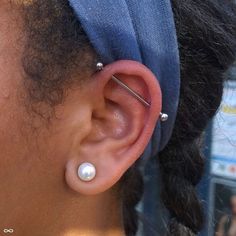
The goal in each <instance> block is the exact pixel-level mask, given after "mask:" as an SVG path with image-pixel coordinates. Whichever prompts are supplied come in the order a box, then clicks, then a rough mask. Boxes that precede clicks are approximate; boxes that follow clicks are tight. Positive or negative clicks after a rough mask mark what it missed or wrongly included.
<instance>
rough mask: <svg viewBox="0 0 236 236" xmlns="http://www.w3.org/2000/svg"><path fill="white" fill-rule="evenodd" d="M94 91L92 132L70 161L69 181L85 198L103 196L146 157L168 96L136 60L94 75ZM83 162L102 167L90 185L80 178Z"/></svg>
mask: <svg viewBox="0 0 236 236" xmlns="http://www.w3.org/2000/svg"><path fill="white" fill-rule="evenodd" d="M113 75H115V76H116V77H117V78H119V79H120V80H121V81H122V82H123V83H125V84H126V85H127V86H128V87H130V88H132V89H133V90H134V91H135V92H137V93H138V94H140V95H141V96H142V97H143V98H145V100H147V101H149V102H150V104H151V105H150V107H146V106H144V105H143V104H142V103H141V102H140V101H139V100H137V99H136V98H135V97H133V96H132V94H130V93H129V92H127V90H125V89H124V88H122V87H121V86H120V85H118V84H117V83H115V82H114V81H113V80H112V76H113ZM92 81H93V82H92V84H91V91H92V90H93V89H94V93H93V97H95V98H96V99H95V100H94V103H93V108H92V119H91V122H92V128H91V132H90V134H89V135H87V136H86V137H84V140H83V141H82V142H81V145H80V151H79V153H78V158H77V157H75V158H74V159H71V160H69V161H68V163H67V167H66V181H67V184H68V185H69V186H70V187H71V188H72V189H73V190H75V191H77V192H79V193H82V194H98V193H101V192H103V191H106V190H108V189H109V188H110V187H112V186H113V185H114V184H115V183H117V182H118V180H119V179H120V178H121V176H122V175H123V174H124V173H125V172H126V170H127V169H128V168H129V167H131V165H132V164H133V163H134V162H135V161H136V160H137V159H138V158H139V157H140V156H141V155H142V153H143V151H144V149H145V147H146V145H147V144H148V142H149V140H150V138H151V136H152V133H153V130H154V128H155V125H156V122H157V120H158V117H159V114H160V112H161V103H162V100H161V98H162V96H161V90H160V86H159V83H158V81H157V79H156V78H155V76H154V75H153V74H152V72H151V71H150V70H149V69H148V68H147V67H145V66H144V65H142V64H140V63H138V62H134V61H117V62H114V63H112V64H109V65H107V66H106V67H104V69H103V70H102V71H101V72H98V73H96V74H94V75H93V80H92ZM81 162H90V163H92V164H93V165H94V166H95V167H96V173H97V174H96V177H95V178H94V179H93V180H92V181H90V182H83V181H81V180H80V179H79V178H78V175H77V168H78V166H79V165H80V163H81Z"/></svg>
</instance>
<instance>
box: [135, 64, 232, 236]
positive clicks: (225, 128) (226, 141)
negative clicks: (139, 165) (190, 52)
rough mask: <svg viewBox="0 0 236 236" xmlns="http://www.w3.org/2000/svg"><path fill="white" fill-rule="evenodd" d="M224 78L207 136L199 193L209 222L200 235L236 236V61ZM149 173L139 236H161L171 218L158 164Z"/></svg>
mask: <svg viewBox="0 0 236 236" xmlns="http://www.w3.org/2000/svg"><path fill="white" fill-rule="evenodd" d="M225 77H226V81H225V85H224V94H223V99H222V103H221V106H220V108H219V110H218V113H217V114H216V116H215V117H214V119H213V120H212V121H211V122H210V124H209V126H208V128H207V129H206V132H205V135H204V145H203V150H202V151H203V152H204V154H205V157H206V168H205V175H204V176H203V178H202V181H201V183H200V184H199V185H198V194H199V197H200V198H201V199H202V202H203V205H204V208H205V213H206V214H205V221H206V222H205V229H204V230H203V231H202V232H201V234H200V236H213V235H214V236H226V235H235V236H236V62H235V63H234V65H233V66H232V67H231V68H230V69H229V70H228V72H227V73H226V74H225ZM146 170H147V171H146V173H145V186H146V187H145V193H144V198H143V202H142V204H141V205H140V206H139V208H138V209H139V210H140V211H141V212H142V214H141V216H140V217H141V221H142V222H143V223H142V224H141V227H140V232H139V235H144V236H150V235H161V236H162V235H164V234H165V228H166V224H167V222H168V217H169V216H168V214H167V212H166V210H165V208H164V206H163V205H162V203H161V200H160V192H159V191H160V188H159V186H160V185H159V184H157V183H158V182H159V176H158V166H157V165H156V163H155V161H153V160H151V161H150V163H149V164H148V166H147V169H146ZM153 206H155V207H153ZM233 216H235V217H233Z"/></svg>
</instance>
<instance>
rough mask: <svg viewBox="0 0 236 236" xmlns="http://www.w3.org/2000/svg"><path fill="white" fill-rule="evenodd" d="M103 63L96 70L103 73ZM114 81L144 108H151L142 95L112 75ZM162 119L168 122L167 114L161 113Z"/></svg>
mask: <svg viewBox="0 0 236 236" xmlns="http://www.w3.org/2000/svg"><path fill="white" fill-rule="evenodd" d="M103 67H104V66H103V63H101V62H98V63H97V65H96V69H97V71H101V70H103ZM111 78H112V80H113V81H114V82H115V83H117V84H118V85H120V86H121V87H122V88H124V89H125V90H126V91H127V92H128V93H129V94H131V95H132V96H133V97H134V98H136V99H137V100H139V101H140V102H141V103H142V104H143V105H144V106H146V107H148V108H149V107H150V106H151V103H150V102H148V101H146V100H145V99H144V98H143V97H142V96H141V95H140V94H138V93H137V92H135V91H134V90H133V89H131V88H130V87H129V86H127V85H126V84H125V83H123V82H122V81H121V80H120V79H118V78H117V77H116V76H114V75H112V77H111ZM160 119H161V121H163V122H164V121H167V120H168V115H167V114H165V113H160Z"/></svg>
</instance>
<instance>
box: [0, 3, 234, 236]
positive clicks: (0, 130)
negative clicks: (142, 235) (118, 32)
mask: <svg viewBox="0 0 236 236" xmlns="http://www.w3.org/2000/svg"><path fill="white" fill-rule="evenodd" d="M172 8H173V12H174V17H175V24H176V29H177V38H178V44H179V50H180V61H181V89H180V101H179V107H178V112H177V118H176V122H175V127H174V130H173V133H172V136H171V139H170V141H169V143H168V144H167V146H166V147H165V149H164V150H162V151H161V152H159V154H158V156H156V157H155V158H156V160H157V161H158V162H159V164H160V171H161V176H162V186H161V187H162V199H163V202H164V204H165V206H166V207H167V209H169V211H170V213H171V216H172V220H171V223H170V227H169V234H170V235H181V236H184V235H195V233H197V232H198V231H199V230H200V229H201V227H202V223H203V214H202V209H201V203H200V201H199V200H198V198H197V195H196V192H195V186H196V185H197V184H198V182H199V181H200V178H201V175H202V172H203V165H204V160H203V158H202V155H201V152H200V150H199V148H200V147H199V146H200V138H201V135H202V133H203V131H204V129H205V127H206V125H207V123H208V121H209V120H210V119H211V118H212V117H213V115H214V114H215V112H216V110H217V108H218V106H219V104H220V100H221V95H222V87H223V74H224V72H225V71H226V70H227V68H228V67H229V66H230V64H231V63H232V62H233V60H234V59H235V48H236V42H235V35H236V16H235V14H234V12H235V6H234V3H233V2H232V1H225V2H224V3H222V2H221V1H220V0H207V1H201V0H197V1H196V0H189V1H183V0H172ZM0 22H1V23H0V107H1V113H0V150H1V154H0V189H1V190H0V213H1V214H0V215H1V216H0V222H4V225H10V224H11V222H13V223H12V224H14V223H15V224H17V222H19V220H22V221H21V224H22V225H27V223H28V224H30V225H33V226H34V227H35V229H38V230H39V228H37V227H39V226H36V222H40V223H41V228H43V227H45V228H48V226H49V225H50V224H51V225H54V223H55V221H56V222H60V223H62V224H60V227H61V228H60V227H59V228H60V229H61V231H68V230H69V228H70V229H71V228H73V229H76V228H77V227H82V228H84V229H85V230H87V231H88V230H89V227H92V226H91V222H90V219H93V218H94V217H96V219H97V222H99V221H100V220H102V219H103V218H102V214H103V212H106V210H108V211H109V210H110V211H111V213H110V217H111V218H110V221H111V222H116V223H114V225H115V226H117V227H122V225H120V224H119V223H120V222H119V220H117V219H120V220H121V221H122V220H123V223H124V227H125V231H126V233H127V235H134V233H135V232H136V230H137V216H136V212H135V206H136V204H137V203H138V202H139V200H140V199H141V196H142V187H143V186H142V176H141V174H140V173H139V165H140V163H141V162H139V157H140V156H141V155H142V153H143V151H144V149H145V147H146V145H147V144H148V142H149V140H150V138H151V134H152V131H153V129H154V128H155V125H156V122H157V121H158V119H159V114H160V112H161V92H160V88H159V85H158V83H157V82H156V79H155V78H154V76H153V74H152V73H151V72H150V70H148V68H146V67H145V66H143V65H141V64H139V63H136V62H130V61H129V62H128V61H117V62H114V63H112V64H109V65H107V66H106V67H105V69H104V70H103V71H102V72H96V62H97V61H98V58H99V55H96V52H95V51H94V49H93V47H92V46H91V44H90V42H89V40H88V37H87V35H86V34H85V32H84V30H83V29H82V27H81V24H80V22H79V21H78V19H77V18H76V16H75V14H74V12H73V10H72V8H71V7H70V6H69V3H68V1H65V0H51V1H48V0H31V1H23V0H18V1H16V0H12V1H10V2H9V1H7V0H4V1H1V3H0ZM113 74H115V75H119V78H120V79H122V81H123V82H126V84H128V85H129V86H130V87H132V88H133V89H135V90H136V91H138V92H139V93H140V94H141V95H143V96H145V97H147V98H148V99H150V100H151V101H152V106H151V108H150V109H149V110H147V109H146V108H145V107H144V106H143V105H142V104H140V103H139V102H138V101H137V100H136V99H134V98H132V97H131V96H130V94H128V93H127V92H126V91H125V90H123V89H121V88H120V87H119V86H118V85H116V84H115V83H113V82H112V79H111V78H112V75H113ZM83 162H90V163H93V164H94V165H95V166H96V169H97V175H96V178H95V179H94V180H93V181H91V182H90V183H87V182H83V181H81V180H79V178H78V176H77V173H76V170H77V168H78V166H79V165H80V164H81V163H83ZM157 187H160V186H157ZM53 204H54V205H53ZM4 211H7V212H8V213H9V215H7V216H6V213H5V212H4ZM113 211H115V212H113ZM23 212H24V215H22V214H23ZM99 212H100V214H99ZM82 213H84V214H83V215H82ZM104 214H105V213H104ZM62 215H63V216H64V218H63V220H64V221H62V220H61V218H60V217H61V216H62ZM3 216H4V221H3V218H1V217H3ZM50 216H51V218H50ZM55 216H56V218H55ZM76 216H78V218H76ZM35 217H36V218H37V220H34V219H35ZM53 217H54V218H53ZM46 219H47V220H46ZM49 219H51V220H52V221H49ZM22 222H23V223H22ZM63 222H64V223H63ZM117 222H119V223H117ZM106 224H109V221H108V223H106ZM93 227H97V228H99V227H100V228H101V225H99V223H97V225H96V224H95V223H94V224H93ZM106 227H108V226H107V225H104V228H106ZM55 228H56V227H55ZM57 228H58V227H57ZM17 230H18V232H20V233H21V234H19V235H30V233H29V232H30V230H29V228H28V229H26V228H24V226H21V227H19V228H17ZM40 230H42V229H40ZM51 230H52V231H51V233H52V234H53V233H54V235H58V234H57V233H58V232H56V231H53V230H54V229H51ZM87 231H86V232H87ZM38 232H39V231H38ZM40 232H43V231H40ZM35 235H37V234H35ZM38 235H40V233H38ZM44 235H48V234H44ZM71 235H72V234H71Z"/></svg>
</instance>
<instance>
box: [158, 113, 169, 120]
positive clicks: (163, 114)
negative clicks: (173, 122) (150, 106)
mask: <svg viewBox="0 0 236 236" xmlns="http://www.w3.org/2000/svg"><path fill="white" fill-rule="evenodd" d="M168 118H169V116H168V115H167V114H165V113H160V119H161V121H162V122H164V121H167V120H168Z"/></svg>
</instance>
